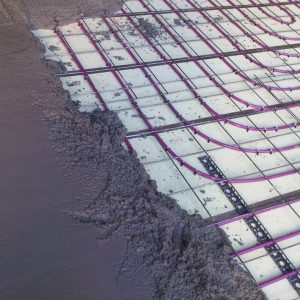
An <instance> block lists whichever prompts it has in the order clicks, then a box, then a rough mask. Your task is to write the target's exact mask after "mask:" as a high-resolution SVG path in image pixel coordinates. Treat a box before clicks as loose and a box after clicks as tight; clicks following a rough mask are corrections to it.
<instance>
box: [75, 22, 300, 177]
mask: <svg viewBox="0 0 300 300" xmlns="http://www.w3.org/2000/svg"><path fill="white" fill-rule="evenodd" d="M103 21H104V22H105V24H106V25H107V26H108V28H109V30H110V32H112V33H113V34H114V36H115V37H116V39H117V41H118V42H120V43H121V44H122V45H123V47H124V48H125V49H126V44H125V43H124V41H123V40H122V39H121V38H120V37H119V35H118V33H117V32H116V31H115V30H113V28H112V27H111V25H110V24H109V22H108V21H107V20H106V19H105V18H103ZM80 23H81V22H80ZM92 40H93V45H94V46H96V47H97V48H96V49H97V52H98V53H99V52H101V50H100V49H99V48H98V46H97V45H96V42H95V40H94V39H92ZM127 51H128V53H129V54H130V53H131V54H132V56H131V57H132V59H133V60H134V61H135V62H136V63H137V62H138V60H137V58H136V57H135V55H134V54H133V53H132V52H131V50H130V49H129V48H127ZM108 63H109V62H108ZM129 100H130V102H131V103H132V105H133V106H134V107H135V108H136V110H137V112H138V114H139V116H140V117H141V118H142V119H143V120H144V123H145V124H146V126H147V127H148V129H149V130H150V131H154V128H153V126H152V125H151V123H150V122H149V120H148V118H147V116H146V115H145V114H144V113H143V111H142V110H141V108H140V107H139V105H138V103H137V102H136V100H135V99H134V98H133V97H132V95H131V96H130V98H129ZM153 135H154V137H155V138H156V139H157V141H158V142H159V144H160V145H161V146H162V148H163V149H164V150H165V151H166V152H167V153H168V154H169V155H170V156H171V157H173V158H174V159H175V160H177V161H178V162H179V163H180V165H181V166H184V167H186V168H187V169H188V170H190V171H191V172H193V173H194V174H195V175H196V174H197V175H200V176H202V177H204V178H207V179H211V180H214V181H217V182H231V183H249V182H258V181H265V180H270V179H275V178H280V177H282V176H288V175H291V174H295V173H299V171H300V169H298V170H297V169H294V170H289V171H287V172H282V173H278V174H273V175H268V176H261V177H255V178H249V179H241V178H239V179H228V180H224V179H222V178H219V177H218V176H212V175H209V174H207V173H205V172H203V171H200V170H198V169H196V168H195V167H193V166H192V165H190V164H189V163H187V162H186V161H184V160H183V159H182V158H181V157H179V156H178V155H177V154H176V153H175V152H174V150H173V149H171V148H170V147H169V146H168V145H167V144H166V143H165V142H164V140H163V139H162V138H161V137H160V135H159V134H158V133H157V132H154V133H153Z"/></svg>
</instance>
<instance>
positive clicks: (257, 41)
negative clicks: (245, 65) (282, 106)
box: [188, 0, 300, 74]
mask: <svg viewBox="0 0 300 300" xmlns="http://www.w3.org/2000/svg"><path fill="white" fill-rule="evenodd" d="M188 2H189V1H188ZM208 2H209V3H211V4H212V5H213V6H214V7H217V5H216V4H215V3H214V2H213V1H212V0H208ZM189 3H190V2H189ZM221 14H223V15H224V16H225V17H226V18H227V19H228V20H229V21H230V22H231V23H232V24H234V25H235V26H236V27H237V28H238V29H239V30H240V31H241V32H242V33H244V34H245V35H246V36H247V37H249V38H250V39H251V40H252V41H253V42H255V43H256V44H257V45H259V46H260V47H262V48H263V49H267V50H269V48H268V46H267V45H266V44H264V43H262V42H260V41H259V40H258V39H256V38H255V37H254V36H251V34H250V33H249V32H247V31H246V30H245V29H244V28H243V27H242V26H241V25H240V24H238V23H237V22H236V21H235V20H234V19H233V18H231V17H230V16H229V15H228V14H226V12H225V11H221ZM207 20H208V22H209V23H210V24H211V25H212V26H213V27H214V28H216V30H217V31H218V32H220V33H221V34H222V35H223V36H224V37H225V38H226V39H227V40H228V41H229V43H230V44H231V45H232V46H234V47H235V48H236V49H238V50H239V51H243V49H242V48H241V47H240V46H239V45H238V43H236V42H235V41H234V39H233V38H231V37H230V36H229V35H228V34H226V32H224V30H222V29H221V28H220V27H219V25H217V24H216V23H215V22H213V21H212V20H211V19H210V18H207ZM272 52H273V53H275V54H277V53H276V50H272ZM243 56H244V57H245V58H246V59H247V60H249V61H250V62H251V63H253V64H255V65H257V66H259V67H260V68H262V69H266V70H268V71H270V72H273V73H274V72H277V73H281V74H299V73H300V70H282V69H279V68H274V67H269V66H266V65H264V64H262V63H261V62H260V61H258V60H256V59H253V58H251V56H249V55H248V54H244V55H243Z"/></svg>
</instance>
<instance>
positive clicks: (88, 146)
mask: <svg viewBox="0 0 300 300" xmlns="http://www.w3.org/2000/svg"><path fill="white" fill-rule="evenodd" d="M48 118H49V121H50V123H51V128H52V130H53V137H54V140H55V143H56V144H57V145H58V146H59V149H60V151H61V152H62V153H63V155H64V156H66V157H67V158H68V159H69V162H70V163H72V164H75V165H74V167H75V168H77V167H78V166H80V168H85V169H91V168H92V169H93V168H95V167H96V169H98V170H101V172H99V174H98V175H97V182H98V183H97V188H98V195H96V196H95V197H94V198H93V199H91V200H90V202H89V203H88V204H87V205H86V207H85V209H82V210H81V211H79V210H78V211H77V212H74V211H73V212H70V214H71V215H72V216H73V217H75V218H76V219H77V220H78V221H79V222H82V223H93V224H95V225H96V226H97V227H98V228H99V239H106V238H109V237H110V236H112V235H114V234H116V233H118V232H123V233H125V235H126V238H127V241H128V244H127V253H126V255H125V259H124V265H123V266H122V268H121V269H120V273H119V276H120V277H122V276H126V273H127V272H128V267H127V262H128V261H130V258H129V257H130V256H134V255H137V256H139V257H140V258H141V261H140V262H139V263H140V264H143V265H144V266H146V267H147V269H148V271H149V272H150V274H151V276H152V278H153V282H154V286H153V289H152V297H153V299H263V296H262V294H261V292H260V291H258V289H257V287H256V286H255V284H254V283H253V281H252V280H251V279H250V277H249V275H248V274H246V273H244V272H243V271H242V270H241V269H240V268H239V267H238V266H237V265H235V264H233V263H230V261H229V259H228V254H229V252H230V248H229V247H228V246H227V245H226V242H225V238H224V237H223V236H222V234H221V233H220V232H219V231H217V229H215V228H210V229H207V228H206V229H202V228H201V226H202V222H201V219H200V217H199V216H196V215H195V216H190V215H188V214H187V213H186V212H184V211H183V210H182V209H180V208H179V207H178V206H177V204H176V202H175V201H174V200H173V199H171V198H169V197H167V196H164V195H162V194H160V193H158V192H157V191H156V186H155V183H154V182H153V181H151V180H150V178H149V177H148V175H147V174H146V172H145V170H144V168H143V167H142V166H141V164H140V163H139V161H138V160H137V158H136V155H135V154H134V153H129V152H128V151H126V150H125V149H124V148H123V146H122V145H121V142H122V140H123V137H124V134H125V131H124V128H123V126H122V124H121V123H120V121H119V120H118V118H117V116H116V115H115V114H114V113H112V112H107V113H104V112H101V111H95V112H94V113H93V114H83V113H79V112H78V111H77V109H76V107H75V106H74V105H73V104H72V103H70V102H69V103H67V105H66V109H65V110H64V111H61V112H56V113H55V114H50V115H49V116H48ZM127 256H128V257H127Z"/></svg>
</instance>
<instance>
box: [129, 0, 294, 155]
mask: <svg viewBox="0 0 300 300" xmlns="http://www.w3.org/2000/svg"><path fill="white" fill-rule="evenodd" d="M140 2H141V4H143V5H144V7H145V8H146V9H147V11H149V8H148V7H147V6H146V5H145V3H144V1H143V0H140ZM128 18H129V21H130V22H131V24H132V25H133V26H134V27H135V28H136V30H138V31H139V33H140V34H141V35H142V36H143V37H144V39H145V40H146V41H147V42H148V44H149V45H150V46H151V47H152V48H153V49H154V50H155V51H156V52H157V53H158V54H159V55H160V57H163V55H162V53H161V51H160V50H159V49H158V48H157V47H156V46H155V45H154V44H153V43H152V41H151V40H150V39H149V38H148V37H147V36H146V35H145V34H144V33H143V32H142V31H141V30H140V29H139V28H137V26H136V25H135V23H134V22H133V21H132V19H131V17H128ZM154 19H155V20H156V21H157V22H158V24H159V25H160V26H163V25H164V24H163V23H162V21H161V20H160V19H159V18H158V17H157V16H154ZM165 30H166V32H167V33H168V34H169V35H170V36H171V37H172V39H173V40H174V41H175V42H176V43H177V44H178V45H179V47H180V48H181V49H182V50H183V51H184V52H185V53H186V55H187V56H188V57H192V55H191V54H190V53H189V51H187V50H186V48H185V47H184V46H183V45H182V44H180V43H179V40H178V39H177V37H176V36H175V35H174V34H173V33H172V32H171V31H170V30H169V29H168V28H165ZM194 63H195V64H196V65H197V67H198V68H199V69H200V70H201V71H202V72H204V74H205V75H207V76H210V74H209V73H208V72H207V71H206V70H205V69H204V68H203V67H202V66H201V64H199V62H198V61H195V62H194ZM170 67H171V68H172V70H173V71H174V72H175V74H176V75H177V76H178V77H179V78H180V79H181V80H182V81H183V82H184V83H185V85H186V86H187V87H188V89H189V90H190V91H191V92H192V94H193V95H194V97H195V98H196V99H198V100H199V101H200V103H201V104H202V105H203V106H204V107H205V108H206V110H207V111H208V112H210V113H211V114H212V115H213V116H214V117H215V118H216V119H217V120H220V121H224V123H225V124H230V125H233V126H235V127H238V128H242V129H245V130H246V131H264V132H266V131H278V130H279V128H281V129H286V128H291V127H297V126H299V125H300V124H299V123H298V124H288V125H284V126H278V127H269V128H266V127H260V128H259V127H252V126H245V125H242V124H239V123H237V122H234V121H231V120H229V119H226V118H224V117H223V116H222V115H220V114H219V113H218V112H216V111H215V110H214V109H212V108H211V107H210V106H209V105H208V104H207V103H206V102H205V101H204V100H203V99H202V98H201V97H200V96H199V95H198V94H197V93H196V92H195V91H194V90H193V88H192V86H191V85H190V83H189V82H187V81H186V80H185V78H184V76H183V75H182V74H181V73H180V72H179V71H178V70H177V68H175V67H174V66H173V65H172V66H170ZM211 80H212V81H213V82H214V83H215V84H216V85H217V86H218V83H217V81H216V80H215V79H214V78H211ZM221 90H222V91H223V92H225V93H226V92H227V93H228V91H227V90H226V89H225V88H223V87H222V88H221ZM170 105H171V104H170ZM170 105H169V106H170ZM171 109H172V111H174V113H175V114H176V116H177V117H178V118H179V119H180V120H181V121H182V122H183V123H184V124H185V125H186V126H187V127H189V128H191V129H192V130H193V131H194V133H195V134H197V135H199V136H201V137H202V138H204V139H205V140H207V141H208V140H209V141H211V142H213V143H215V144H217V145H219V146H222V147H226V148H229V149H232V150H235V151H240V152H246V153H255V154H259V153H265V154H266V153H268V154H272V153H276V152H283V151H289V150H292V149H297V148H300V144H298V145H292V146H287V147H283V148H278V149H250V148H241V147H240V146H234V145H229V144H225V143H222V142H219V141H217V140H215V139H213V138H210V137H208V136H207V135H205V134H204V133H203V132H201V131H199V130H198V129H197V128H195V127H194V126H192V125H191V124H190V123H189V122H188V121H187V120H186V119H184V118H183V117H182V116H181V115H180V114H179V113H178V111H177V110H176V109H175V108H174V107H173V106H171ZM273 151H274V152H273Z"/></svg>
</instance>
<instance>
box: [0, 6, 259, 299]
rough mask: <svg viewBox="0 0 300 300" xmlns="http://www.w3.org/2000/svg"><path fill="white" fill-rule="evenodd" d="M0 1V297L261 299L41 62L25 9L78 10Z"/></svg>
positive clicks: (112, 122)
mask: <svg viewBox="0 0 300 300" xmlns="http://www.w3.org/2000/svg"><path fill="white" fill-rule="evenodd" d="M5 2H6V5H7V7H6V9H5V10H4V9H3V7H2V10H1V9H0V12H1V14H0V16H1V19H0V21H1V22H2V25H1V30H0V39H1V41H2V40H5V41H6V45H4V44H2V45H1V47H0V51H1V53H0V54H1V61H0V63H1V67H2V66H4V67H3V68H2V72H1V77H0V84H1V86H0V87H1V91H2V94H1V99H3V101H2V103H1V104H2V106H1V110H0V113H1V123H0V132H1V135H2V136H3V138H2V141H4V145H5V147H1V153H0V157H1V159H0V167H1V180H0V182H1V193H2V195H1V203H2V206H1V212H0V214H1V215H0V222H1V224H0V225H1V226H0V238H1V239H0V255H1V258H2V260H1V265H0V281H1V287H0V298H3V299H131V300H132V299H143V300H144V299H263V296H262V294H261V292H259V291H258V290H257V288H256V286H255V284H254V283H253V282H252V280H251V278H250V277H249V276H248V274H246V273H244V272H243V271H242V270H241V269H240V268H239V267H238V266H236V265H234V264H232V263H230V261H229V260H228V253H229V252H230V248H229V247H228V246H227V245H226V244H225V240H224V238H223V236H222V234H221V233H220V232H219V231H217V230H216V229H214V228H213V229H210V230H207V229H205V230H203V229H201V226H202V222H201V219H200V218H199V216H189V215H187V214H186V213H185V212H184V211H183V210H181V209H180V208H179V207H178V206H177V205H176V203H175V201H174V200H172V199H170V198H168V197H166V196H164V195H161V194H160V193H158V192H157V191H156V186H155V183H154V182H152V181H151V180H150V179H149V177H148V175H147V174H146V172H145V170H144V168H143V167H142V166H141V165H140V164H139V162H138V160H137V158H136V156H135V154H134V153H129V152H127V151H126V150H125V149H124V148H123V147H122V145H121V141H122V140H123V137H124V134H125V130H124V128H123V126H122V124H121V123H120V121H119V120H118V118H117V116H116V115H115V114H114V113H111V112H108V113H103V112H100V111H96V112H94V113H93V114H82V113H79V112H78V111H77V109H76V106H75V105H74V104H73V103H71V102H70V100H69V99H68V95H67V94H66V93H65V92H64V91H63V90H62V87H61V84H60V82H59V80H58V79H57V78H55V74H56V72H57V71H58V66H56V65H55V64H53V63H51V62H45V61H42V59H41V58H42V51H41V49H40V45H39V44H38V43H37V41H35V40H33V38H32V37H31V35H30V32H29V31H28V26H41V25H43V22H45V26H46V25H47V22H51V18H50V17H49V18H48V19H47V18H46V17H43V15H42V13H41V14H40V16H37V15H36V14H39V13H40V12H42V11H43V9H45V12H46V13H47V11H48V12H49V16H50V15H51V13H52V6H51V5H52V4H54V3H55V4H56V7H58V5H61V9H60V14H61V17H62V19H63V18H64V17H65V16H67V17H70V16H73V15H72V14H74V15H75V14H78V12H80V10H74V6H72V7H70V5H69V4H70V3H69V2H72V3H73V4H74V2H76V1H58V0H56V1H55V2H54V1H53V2H51V4H48V3H47V2H48V1H16V2H9V1H4V3H5ZM8 2H9V3H8ZM49 2H50V1H49ZM79 2H80V3H81V4H82V5H88V4H89V5H91V6H90V7H92V5H93V1H78V3H79ZM1 3H2V2H1ZM24 3H26V5H24ZM95 3H96V4H97V8H95V9H102V5H103V4H101V2H100V1H94V4H95ZM99 3H100V4H99ZM8 4H9V5H8ZM37 4H39V7H37V6H36V5H37ZM15 5H16V6H15ZM22 5H23V6H22ZM22 7H23V8H22ZM85 7H86V9H88V6H85ZM69 10H70V11H69ZM41 19H42V21H41ZM23 20H25V21H26V22H25V24H23V23H22V22H23ZM1 22H0V23H1ZM3 24H8V25H3ZM49 24H50V23H49ZM8 45H10V46H8ZM3 91H4V92H3ZM42 118H44V119H45V120H44V122H43V120H42ZM48 128H50V131H51V134H50V137H51V140H52V142H50V140H49V136H48V134H49V132H48ZM51 147H53V148H54V149H55V151H54V150H53V149H51ZM96 238H97V240H98V243H99V245H98V247H97V244H96ZM3 258H4V259H3Z"/></svg>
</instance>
